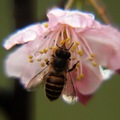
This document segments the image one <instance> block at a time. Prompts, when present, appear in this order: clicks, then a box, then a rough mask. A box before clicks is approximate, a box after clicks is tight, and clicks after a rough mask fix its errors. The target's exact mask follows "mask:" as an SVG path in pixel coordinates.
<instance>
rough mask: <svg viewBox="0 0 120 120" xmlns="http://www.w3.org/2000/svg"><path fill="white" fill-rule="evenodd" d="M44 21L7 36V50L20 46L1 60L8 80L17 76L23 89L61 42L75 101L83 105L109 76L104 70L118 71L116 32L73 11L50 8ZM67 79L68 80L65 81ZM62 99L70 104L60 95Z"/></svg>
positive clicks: (119, 40) (118, 35)
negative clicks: (68, 60)
mask: <svg viewBox="0 0 120 120" xmlns="http://www.w3.org/2000/svg"><path fill="white" fill-rule="evenodd" d="M47 17H48V21H47V22H44V23H37V24H34V25H32V26H28V27H27V28H25V29H22V30H20V31H18V32H16V33H14V34H12V35H11V36H9V37H8V38H7V39H6V40H5V42H4V47H5V48H6V49H7V50H9V49H11V48H12V47H13V46H15V45H17V44H23V45H22V46H20V47H18V48H17V49H16V50H15V51H13V52H12V53H11V54H9V55H8V56H7V58H6V60H5V71H6V74H7V75H8V76H10V77H18V78H20V79H21V83H22V84H23V85H24V86H27V84H28V83H29V81H30V80H31V79H32V78H33V77H34V76H35V75H36V74H37V73H38V72H40V71H42V70H43V69H44V67H45V66H46V64H45V62H46V61H47V60H49V59H50V58H51V54H53V52H54V50H55V49H56V48H57V45H56V44H58V45H59V46H62V45H63V44H64V43H65V45H66V48H69V46H70V45H71V44H72V43H74V44H73V46H72V47H71V49H70V50H69V51H70V53H71V60H70V65H69V68H71V67H72V66H73V65H74V64H75V63H76V62H77V61H79V63H78V64H77V67H76V68H75V70H73V71H71V72H70V75H71V78H72V82H73V84H74V88H75V91H76V97H77V99H76V100H79V101H80V102H82V103H86V102H87V101H88V100H89V98H90V96H91V95H92V94H93V93H94V92H95V91H96V90H97V88H98V87H99V86H100V85H101V83H102V82H103V81H104V79H107V78H109V75H111V74H109V75H107V77H106V75H105V74H104V72H105V70H104V69H102V66H104V67H106V68H107V70H108V71H109V72H110V70H112V71H115V70H117V69H120V62H119V61H120V52H119V51H120V33H119V31H118V30H116V29H115V28H113V27H111V26H110V25H103V24H101V23H99V22H98V21H96V20H95V19H94V16H93V15H92V14H89V13H84V12H80V11H77V10H71V11H70V10H61V9H57V8H56V9H52V10H50V11H48V13H47ZM68 80H70V79H68ZM63 99H64V100H65V101H67V102H71V101H72V100H69V98H66V96H65V94H64V93H63Z"/></svg>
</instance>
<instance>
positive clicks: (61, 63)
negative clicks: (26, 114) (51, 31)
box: [26, 43, 78, 101]
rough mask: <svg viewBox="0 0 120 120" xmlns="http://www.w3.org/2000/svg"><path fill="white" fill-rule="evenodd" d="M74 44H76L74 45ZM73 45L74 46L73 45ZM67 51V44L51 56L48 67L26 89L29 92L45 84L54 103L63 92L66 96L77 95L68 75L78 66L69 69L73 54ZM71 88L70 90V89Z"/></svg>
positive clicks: (47, 93)
mask: <svg viewBox="0 0 120 120" xmlns="http://www.w3.org/2000/svg"><path fill="white" fill-rule="evenodd" d="M73 44H74V43H73ZM73 44H72V45H73ZM72 45H71V46H70V47H69V48H68V49H66V46H65V44H63V45H62V46H61V47H59V46H58V45H57V46H58V48H57V50H56V51H55V53H54V54H53V55H52V56H51V59H50V61H47V62H46V64H47V67H46V68H44V69H43V70H42V71H41V72H39V73H38V74H37V75H35V76H34V77H33V78H32V79H31V80H30V82H29V83H28V85H27V86H26V88H27V89H28V90H29V89H30V90H31V89H33V88H36V87H37V86H39V85H41V84H42V83H44V86H45V92H46V96H47V98H48V99H49V100H50V101H54V100H56V99H58V98H59V97H60V95H61V94H62V92H64V93H65V94H66V95H72V96H74V95H75V91H74V87H73V84H72V81H67V76H68V73H69V72H71V71H72V70H74V69H75V67H76V65H77V63H78V62H77V63H76V64H74V65H73V66H72V68H71V69H69V63H70V57H71V53H70V52H69V49H70V48H71V47H72ZM69 87H70V88H69Z"/></svg>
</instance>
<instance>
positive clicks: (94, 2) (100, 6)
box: [88, 0, 110, 24]
mask: <svg viewBox="0 0 120 120" xmlns="http://www.w3.org/2000/svg"><path fill="white" fill-rule="evenodd" d="M88 2H90V3H91V4H92V6H93V7H94V8H95V9H96V11H97V12H98V14H99V15H100V16H101V18H102V19H103V21H104V22H105V23H106V24H109V23H110V20H109V18H108V16H107V12H106V8H105V6H104V5H103V4H101V2H100V1H98V0H88Z"/></svg>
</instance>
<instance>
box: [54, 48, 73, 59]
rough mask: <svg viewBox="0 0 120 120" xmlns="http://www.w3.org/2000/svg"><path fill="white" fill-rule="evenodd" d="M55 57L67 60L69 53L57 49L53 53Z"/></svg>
mask: <svg viewBox="0 0 120 120" xmlns="http://www.w3.org/2000/svg"><path fill="white" fill-rule="evenodd" d="M55 55H56V57H58V58H62V59H69V58H70V56H71V54H70V52H69V51H67V50H64V49H57V50H56V52H55Z"/></svg>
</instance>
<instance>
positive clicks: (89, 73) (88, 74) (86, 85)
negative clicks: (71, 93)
mask: <svg viewBox="0 0 120 120" xmlns="http://www.w3.org/2000/svg"><path fill="white" fill-rule="evenodd" d="M82 66H83V67H82V68H83V70H82V71H83V72H82V73H83V74H84V77H83V78H82V79H81V80H75V81H74V85H75V87H76V88H77V90H78V91H79V92H80V93H81V94H83V95H89V94H92V93H94V92H95V91H96V89H97V88H98V87H99V86H100V85H101V83H102V80H103V76H102V74H101V72H100V70H99V67H97V66H96V67H94V66H92V64H90V63H87V62H85V63H84V64H83V65H82ZM72 78H73V79H74V78H76V74H75V73H72Z"/></svg>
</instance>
